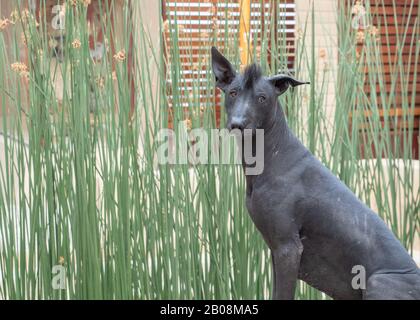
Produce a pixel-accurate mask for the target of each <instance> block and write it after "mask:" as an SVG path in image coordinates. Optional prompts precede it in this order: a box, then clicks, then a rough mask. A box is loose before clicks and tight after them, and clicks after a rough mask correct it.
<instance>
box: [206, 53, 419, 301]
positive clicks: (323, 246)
mask: <svg viewBox="0 0 420 320" xmlns="http://www.w3.org/2000/svg"><path fill="white" fill-rule="evenodd" d="M211 53H212V66H213V72H214V75H215V77H216V86H217V87H218V88H220V89H221V90H222V91H223V92H224V93H225V107H226V113H227V117H228V120H227V128H228V129H229V130H232V129H237V130H241V132H243V131H245V130H246V129H249V130H254V131H256V129H262V130H264V155H263V156H264V160H263V161H264V170H263V172H262V173H261V174H259V175H254V176H251V175H248V176H247V177H246V206H247V209H248V211H249V214H250V216H251V219H252V220H253V222H254V223H255V225H256V227H257V229H258V230H259V231H260V233H261V234H262V236H263V238H264V240H265V242H266V243H267V245H268V247H269V248H270V250H271V257H272V266H273V291H272V297H273V299H293V298H294V295H295V287H296V281H297V279H301V280H303V281H305V282H306V283H308V284H309V285H311V286H312V287H314V288H317V289H318V290H320V291H322V292H324V293H326V294H327V295H329V296H330V297H332V298H333V299H420V270H419V269H418V267H417V265H416V263H415V262H414V260H413V259H412V258H411V256H410V255H409V254H408V252H407V251H406V249H405V248H404V247H403V246H402V245H401V243H400V242H399V241H398V239H397V238H396V237H395V236H394V235H393V233H392V232H391V231H390V229H389V228H388V227H387V226H386V224H385V223H384V221H383V220H381V218H380V217H379V216H378V215H377V214H376V213H374V212H373V211H372V210H371V209H369V208H368V207H367V206H366V205H365V204H364V203H362V202H361V201H360V200H359V199H358V198H357V197H356V196H355V195H354V193H353V192H352V191H351V190H350V189H349V188H348V187H347V186H346V185H345V184H344V183H342V182H341V181H340V180H339V179H338V178H337V177H336V176H335V175H334V174H332V173H331V172H330V171H329V170H328V169H327V168H326V167H325V166H324V165H323V164H322V163H321V162H320V161H319V160H318V159H316V158H315V157H314V156H313V155H312V154H311V152H310V151H309V150H308V149H306V148H305V147H304V146H303V144H302V143H301V142H300V141H299V140H298V139H297V138H296V136H295V135H294V134H293V133H292V132H291V130H290V129H289V127H288V125H287V122H286V118H285V116H284V113H283V111H282V109H281V107H280V105H279V102H278V97H279V96H280V95H281V94H283V93H284V92H285V91H287V89H288V88H289V87H296V86H299V85H302V84H305V82H301V81H298V80H296V79H294V78H292V77H290V76H287V75H277V76H273V77H264V76H263V75H262V74H261V71H260V68H259V67H258V66H256V65H255V64H253V65H250V66H248V67H247V68H246V69H245V71H244V73H243V74H240V73H237V72H236V71H235V70H234V68H233V67H232V65H231V63H230V62H229V61H228V60H227V59H226V58H225V57H224V56H223V55H222V54H221V53H220V52H219V51H217V49H216V48H214V47H213V48H212V50H211ZM244 166H245V164H244ZM354 267H361V268H362V269H363V270H364V275H365V279H366V281H365V286H363V285H361V286H355V285H354V284H353V280H354V277H355V274H353V273H352V270H354ZM362 269H361V270H362Z"/></svg>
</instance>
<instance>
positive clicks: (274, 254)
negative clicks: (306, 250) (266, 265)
mask: <svg viewBox="0 0 420 320" xmlns="http://www.w3.org/2000/svg"><path fill="white" fill-rule="evenodd" d="M301 254H302V246H301V244H300V243H299V244H296V243H294V242H291V243H286V244H283V245H281V246H279V247H277V248H275V249H272V250H271V258H272V263H273V296H272V298H273V299H274V300H293V299H294V297H295V288H296V281H297V278H298V273H299V265H300V257H301Z"/></svg>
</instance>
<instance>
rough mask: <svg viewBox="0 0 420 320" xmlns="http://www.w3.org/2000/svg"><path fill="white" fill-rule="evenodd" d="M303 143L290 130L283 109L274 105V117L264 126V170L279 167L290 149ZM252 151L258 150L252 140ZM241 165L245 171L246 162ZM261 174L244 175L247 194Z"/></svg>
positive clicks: (286, 158) (285, 159) (283, 163)
mask: <svg viewBox="0 0 420 320" xmlns="http://www.w3.org/2000/svg"><path fill="white" fill-rule="evenodd" d="M301 147H303V145H302V144H301V143H300V141H299V140H298V139H297V138H296V136H295V135H294V134H293V132H292V131H291V130H290V128H289V126H288V124H287V121H286V117H285V115H284V112H283V109H282V108H281V106H280V104H279V103H277V105H276V112H275V114H274V117H273V118H272V119H271V121H270V122H269V123H267V125H266V128H264V171H263V172H262V173H261V175H264V172H271V171H272V170H271V169H272V167H273V166H276V167H281V166H282V165H285V162H288V161H289V159H288V158H289V155H290V150H293V149H297V148H301ZM252 149H253V152H255V151H256V150H258V149H257V148H256V145H255V141H253V146H252ZM242 166H243V168H244V172H246V170H245V169H246V167H247V164H246V163H245V162H244V161H243V163H242ZM261 175H246V181H247V194H250V193H252V188H253V183H254V181H255V179H256V178H258V177H259V176H261Z"/></svg>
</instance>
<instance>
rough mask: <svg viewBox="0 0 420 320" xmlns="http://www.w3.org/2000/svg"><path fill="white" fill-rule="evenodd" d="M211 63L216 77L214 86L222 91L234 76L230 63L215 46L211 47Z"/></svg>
mask: <svg viewBox="0 0 420 320" xmlns="http://www.w3.org/2000/svg"><path fill="white" fill-rule="evenodd" d="M211 63H212V67H213V73H214V75H215V77H216V86H217V87H218V88H220V89H222V90H223V91H225V89H226V87H227V86H228V85H230V84H231V83H232V81H233V79H234V78H235V76H236V72H235V70H234V69H233V67H232V64H231V63H230V62H229V60H228V59H226V58H225V57H224V56H223V55H222V54H221V53H220V52H219V51H218V50H217V49H216V48H215V47H212V48H211Z"/></svg>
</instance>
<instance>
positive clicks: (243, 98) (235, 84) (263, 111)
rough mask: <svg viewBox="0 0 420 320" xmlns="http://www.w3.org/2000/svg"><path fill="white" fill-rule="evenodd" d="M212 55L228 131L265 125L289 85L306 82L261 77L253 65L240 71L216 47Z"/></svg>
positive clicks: (281, 77) (287, 78)
mask: <svg viewBox="0 0 420 320" xmlns="http://www.w3.org/2000/svg"><path fill="white" fill-rule="evenodd" d="M211 55H212V66H213V72H214V75H215V77H216V86H217V87H218V88H220V89H221V90H222V91H223V92H224V93H225V107H226V112H227V116H228V120H227V128H228V129H229V130H233V129H239V130H244V129H264V128H266V127H267V125H268V124H269V123H270V120H272V119H273V117H274V113H275V110H276V108H277V98H278V97H279V96H280V95H281V94H283V93H284V92H286V91H287V89H288V88H289V87H290V86H292V87H296V86H299V85H302V84H307V83H308V82H301V81H298V80H296V79H294V78H292V77H290V76H287V75H282V74H280V75H276V76H273V77H264V76H263V75H262V73H261V69H260V68H259V67H258V66H257V65H255V64H252V65H250V66H248V67H247V68H246V69H245V71H244V73H243V74H239V73H237V72H236V71H235V70H234V68H233V66H232V64H231V63H230V62H229V61H228V60H227V59H226V58H225V57H224V56H223V55H222V54H221V53H220V52H219V51H218V50H217V49H216V48H215V47H212V49H211Z"/></svg>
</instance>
